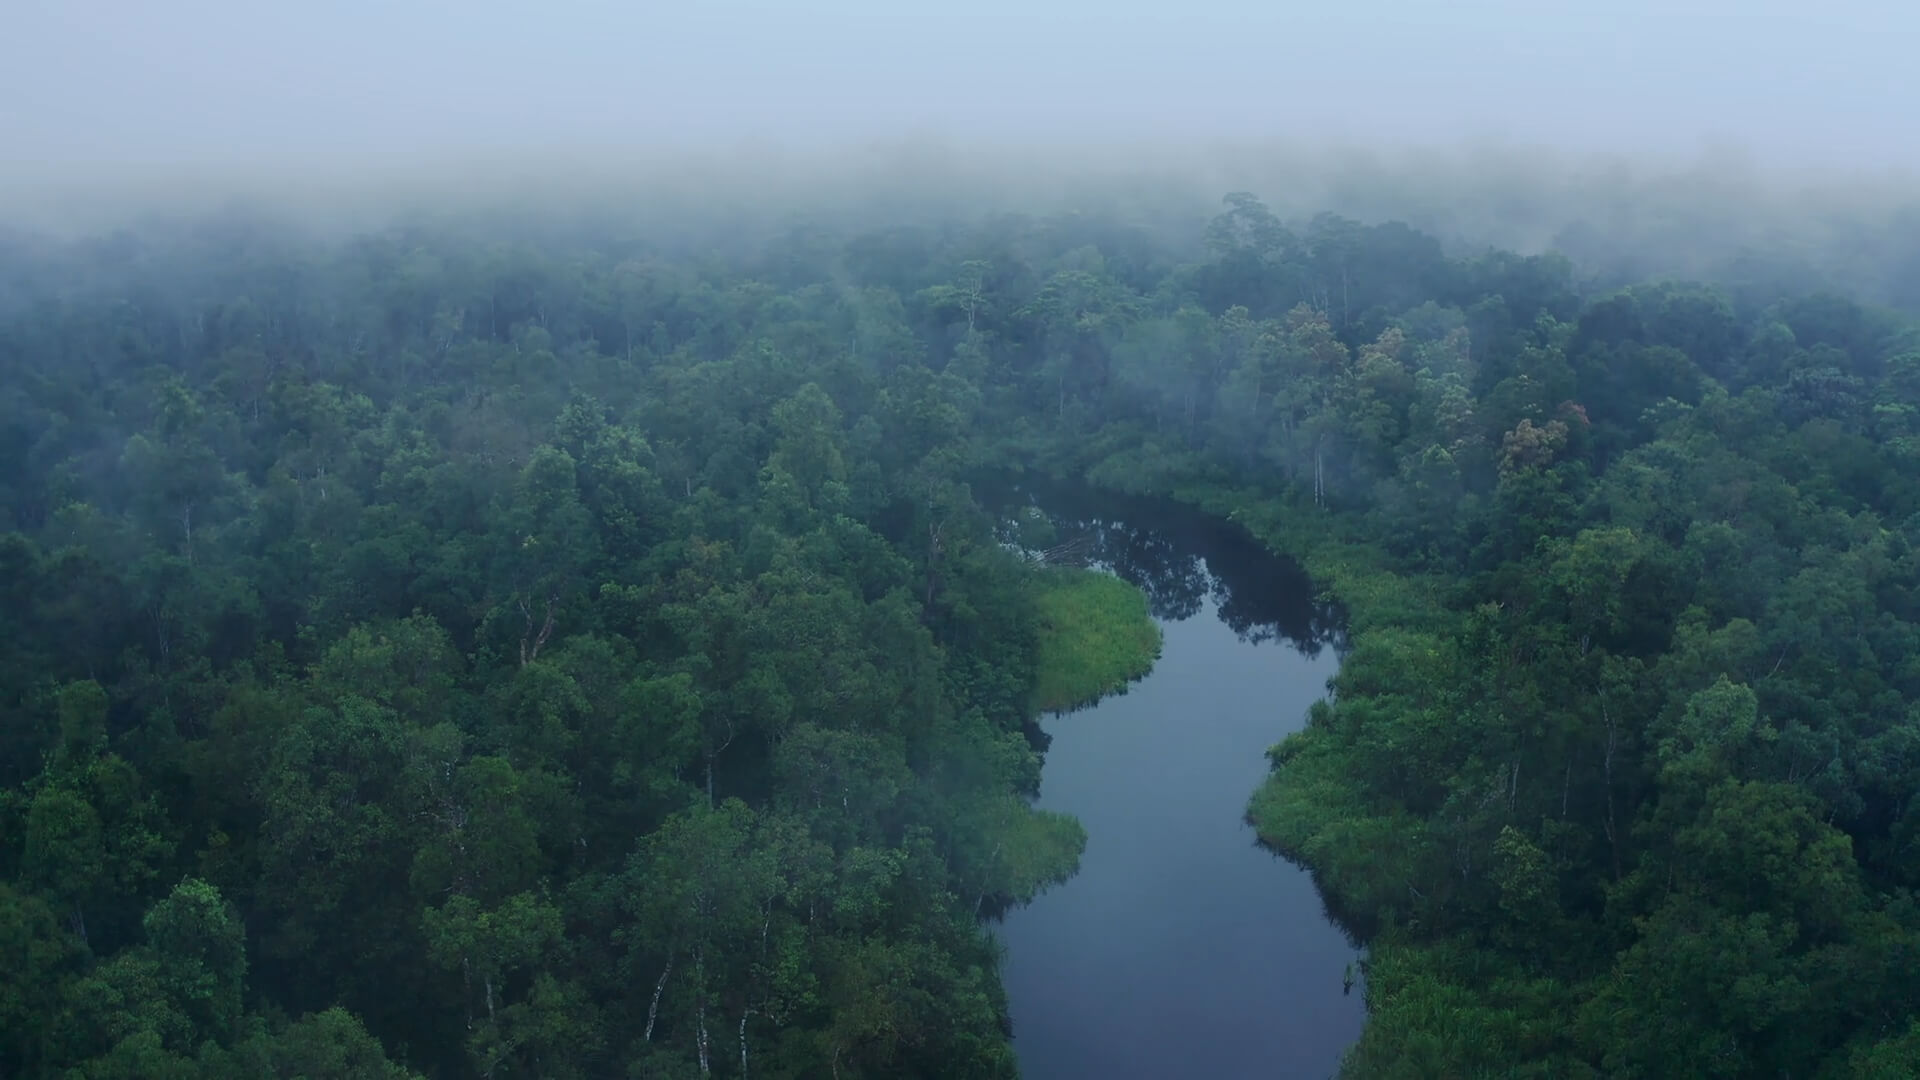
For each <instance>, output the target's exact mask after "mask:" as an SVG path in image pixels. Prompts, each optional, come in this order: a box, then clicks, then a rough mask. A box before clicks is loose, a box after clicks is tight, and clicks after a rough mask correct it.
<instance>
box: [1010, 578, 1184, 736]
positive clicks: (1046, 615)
mask: <svg viewBox="0 0 1920 1080" xmlns="http://www.w3.org/2000/svg"><path fill="white" fill-rule="evenodd" d="M1035 604H1036V606H1037V608H1038V619H1039V621H1038V625H1039V632H1040V640H1039V646H1038V651H1037V654H1036V655H1037V660H1036V672H1037V674H1036V679H1035V683H1034V689H1033V704H1034V708H1035V709H1036V710H1038V711H1040V712H1062V711H1065V710H1069V709H1076V708H1080V707H1082V706H1086V705H1090V704H1092V703H1093V702H1095V701H1098V700H1099V699H1100V698H1101V697H1103V696H1105V695H1107V694H1112V693H1117V692H1122V691H1124V690H1125V689H1126V686H1127V684H1128V683H1130V682H1132V681H1134V680H1135V679H1138V678H1140V677H1141V676H1143V675H1145V674H1146V673H1147V672H1148V671H1149V670H1150V669H1151V668H1152V667H1153V662H1154V661H1155V660H1157V659H1159V658H1160V628H1159V627H1158V626H1156V625H1155V624H1154V622H1153V619H1152V618H1151V617H1150V616H1149V615H1148V614H1147V598H1146V596H1145V595H1144V594H1143V593H1141V592H1140V590H1139V589H1137V588H1135V587H1134V586H1132V585H1129V584H1127V583H1126V582H1124V581H1122V580H1120V579H1119V578H1117V577H1113V576H1112V575H1109V574H1101V573H1097V572H1094V571H1090V570H1059V569H1056V570H1050V571H1048V572H1047V574H1046V576H1045V580H1044V583H1043V584H1042V585H1041V587H1040V591H1039V593H1038V595H1037V596H1036V598H1035Z"/></svg>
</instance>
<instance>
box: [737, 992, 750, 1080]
mask: <svg viewBox="0 0 1920 1080" xmlns="http://www.w3.org/2000/svg"><path fill="white" fill-rule="evenodd" d="M752 1015H753V1010H752V1009H748V1010H746V1011H745V1012H742V1013H741V1014H740V1080H746V1076H747V1017H749V1016H752Z"/></svg>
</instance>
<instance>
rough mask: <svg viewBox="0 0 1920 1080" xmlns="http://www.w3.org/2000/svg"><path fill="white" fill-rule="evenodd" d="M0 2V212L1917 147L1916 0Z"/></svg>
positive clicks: (1436, 170) (803, 191)
mask: <svg viewBox="0 0 1920 1080" xmlns="http://www.w3.org/2000/svg"><path fill="white" fill-rule="evenodd" d="M9 9H10V10H9V13H8V16H7V18H6V32H5V34H4V36H0V101H4V102H6V103H7V107H6V108H4V109H0V219H5V220H8V221H12V222H15V223H19V222H21V221H23V220H25V221H28V222H31V223H33V224H36V225H42V226H45V225H49V224H58V223H60V222H62V221H67V222H72V221H92V220H97V218H98V215H99V214H101V213H104V212H110V211H119V210H125V209H127V208H129V207H139V206H149V205H153V204H158V203H168V204H172V203H179V202H182V201H186V202H191V203H196V204H207V203H217V202H219V201H220V200H222V199H225V198H227V197H229V196H233V195H248V196H253V197H267V198H273V199H277V200H280V201H281V202H283V203H289V204H291V203H305V204H307V205H310V206H319V205H323V204H331V205H344V204H349V203H355V201H356V200H358V202H359V204H365V203H366V201H367V200H368V199H373V198H376V197H377V198H378V199H380V200H384V201H383V202H382V204H381V205H386V204H387V203H391V202H392V201H394V200H396V199H411V200H412V201H413V202H414V203H424V204H437V203H444V202H445V201H446V200H447V199H449V198H452V197H454V196H455V195H459V194H484V195H489V196H494V195H505V194H511V193H521V194H526V193H530V192H538V193H544V194H549V195H559V194H565V193H578V192H579V191H583V190H589V189H592V190H605V189H607V188H608V187H609V186H612V187H614V188H619V187H620V186H622V185H625V186H627V187H632V186H634V185H645V186H648V188H649V190H652V191H654V192H655V193H659V192H663V191H669V190H672V191H678V192H680V193H681V194H682V195H686V196H693V195H698V196H699V197H702V198H707V199H716V198H717V199H731V200H733V202H734V203H735V204H739V205H752V204H755V203H756V202H767V201H769V200H775V199H779V198H784V199H787V200H794V199H804V198H816V199H817V198H825V197H826V195H827V193H837V194H838V195H839V196H840V197H841V198H842V199H843V200H856V201H860V202H861V203H862V204H863V205H872V204H871V195H872V192H874V191H877V190H880V189H882V188H884V189H886V190H889V191H893V192H896V193H898V192H901V191H909V192H913V193H916V194H917V195H920V196H924V197H930V196H932V195H935V194H940V193H943V192H944V193H947V194H953V193H956V192H958V193H965V194H967V195H968V196H970V197H972V198H974V199H976V200H985V201H989V202H990V201H992V200H993V199H995V198H1002V197H1004V198H1009V199H1011V198H1014V197H1016V196H1018V197H1020V198H1027V199H1033V198H1037V197H1042V196H1046V197H1051V196H1054V195H1058V194H1060V193H1061V192H1063V191H1066V190H1070V189H1084V187H1085V186H1086V185H1087V184H1088V183H1089V182H1091V181H1093V180H1097V179H1100V178H1108V179H1110V178H1112V177H1113V176H1115V175H1120V174H1124V175H1127V176H1129V177H1130V178H1132V179H1133V180H1134V181H1136V190H1150V191H1155V192H1164V191H1168V190H1174V189H1178V190H1180V191H1182V192H1190V193H1195V194H1196V195H1199V194H1204V196H1205V197H1206V198H1208V199H1211V200H1217V198H1218V195H1219V192H1220V191H1222V190H1225V189H1229V188H1247V189H1251V190H1256V191H1259V192H1261V193H1262V194H1263V195H1264V196H1265V197H1268V198H1270V199H1272V200H1274V201H1275V202H1276V204H1277V205H1281V206H1283V207H1292V206H1293V205H1294V204H1298V205H1299V206H1300V207H1301V208H1304V209H1318V208H1321V207H1331V208H1335V209H1342V210H1347V211H1350V212H1354V213H1357V214H1361V215H1364V216H1404V217H1409V218H1416V219H1421V220H1420V223H1421V224H1424V225H1426V226H1427V227H1431V228H1435V229H1436V230H1438V231H1442V232H1445V231H1447V230H1448V229H1449V228H1450V227H1454V226H1460V227H1464V228H1466V229H1467V230H1468V231H1470V232H1471V231H1473V230H1474V229H1477V228H1480V225H1479V224H1478V222H1479V220H1480V219H1481V218H1483V217H1487V216H1489V215H1490V214H1493V213H1494V212H1496V211H1497V213H1498V216H1500V218H1501V219H1502V228H1503V230H1504V234H1503V235H1499V236H1487V237H1482V238H1481V239H1485V240H1489V241H1492V242H1500V243H1506V244H1511V245H1514V246H1521V247H1528V246H1539V245H1541V244H1544V243H1547V242H1549V241H1550V239H1551V238H1552V236H1553V235H1554V234H1555V233H1556V231H1557V230H1558V229H1560V228H1562V227H1563V226H1564V225H1565V224H1566V223H1567V221H1568V220H1571V219H1572V218H1575V217H1581V216H1585V217H1587V218H1589V219H1591V218H1592V216H1593V215H1592V213H1591V212H1589V211H1585V210H1582V211H1580V212H1578V213H1576V212H1574V211H1572V210H1565V209H1564V208H1563V207H1564V206H1565V205H1571V204H1572V203H1574V202H1580V200H1586V202H1585V203H1583V204H1582V205H1583V206H1584V205H1587V204H1592V203H1594V202H1595V200H1599V201H1601V202H1605V201H1606V200H1614V201H1615V202H1617V201H1618V200H1619V199H1621V198H1624V197H1626V196H1624V195H1623V194H1622V193H1623V192H1631V193H1633V194H1632V198H1634V199H1640V198H1642V197H1643V196H1644V195H1645V194H1646V193H1647V192H1648V191H1660V190H1674V189H1676V188H1677V189H1679V190H1684V191H1686V192H1688V193H1690V195H1691V196H1693V197H1695V198H1696V200H1697V199H1698V198H1699V197H1700V196H1701V195H1702V194H1703V193H1705V194H1707V195H1709V196H1711V197H1710V198H1709V199H1708V201H1712V200H1713V199H1718V198H1720V197H1722V196H1726V195H1728V194H1729V193H1731V194H1734V195H1737V196H1738V197H1739V198H1740V199H1743V200H1747V201H1749V202H1751V201H1753V200H1756V199H1760V200H1762V201H1764V199H1772V200H1774V201H1775V202H1779V201H1781V200H1791V199H1793V198H1797V197H1799V196H1798V195H1797V193H1798V192H1800V191H1801V190H1802V189H1804V188H1805V187H1806V186H1807V185H1808V184H1818V185H1820V186H1821V187H1822V188H1823V190H1826V191H1827V192H1829V193H1831V192H1833V191H1844V192H1846V195H1845V196H1844V198H1845V199H1846V200H1848V201H1851V202H1855V203H1858V202H1860V201H1862V200H1878V201H1881V202H1887V203H1889V204H1890V203H1893V202H1897V201H1899V199H1900V198H1902V197H1904V196H1905V195H1906V193H1907V191H1908V190H1909V189H1908V187H1907V181H1908V179H1909V176H1910V173H1909V170H1910V169H1911V168H1912V167H1913V166H1914V165H1915V164H1916V163H1917V162H1916V154H1920V150H1917V149H1916V144H1915V142H1914V140H1912V139H1911V138H1910V135H1911V117H1910V115H1908V110H1910V108H1911V105H1912V103H1913V102H1914V101H1916V100H1920V73H1917V72H1920V69H1916V68H1915V67H1914V66H1913V65H1912V64H1911V63H1909V62H1908V61H1909V57H1908V55H1907V52H1908V50H1907V46H1906V44H1905V43H1906V42H1908V41H1910V40H1912V35H1913V34H1914V33H1915V32H1917V31H1920V16H1916V15H1915V14H1913V13H1912V12H1911V11H1910V10H1907V9H1906V8H1905V7H1904V6H1903V5H1899V4H1895V3H1891V2H1886V3H1874V2H1859V0H1854V2H1841V3H1827V4H1821V5H1804V4H1793V3H1783V2H1780V0H1761V2H1735V0H1714V2H1710V3H1708V2H1693V3H1678V4H1673V3H1662V2H1656V0H1616V2H1612V3H1606V4H1592V3H1580V4H1563V5H1546V6H1542V5H1537V4H1533V3H1522V2H1519V0H1462V2H1454V3H1445V4H1441V3H1415V2H1411V0H1399V2H1388V0H1361V2H1357V3H1341V4H1331V3H1328V4H1319V5H1311V6H1309V5H1281V4H1272V3H1254V2H1244V3H1234V2H1226V0H1202V2H1189V3H1168V2H1164V0H1159V2H1143V0H1107V2H1102V3H1093V2H1058V0H1055V2H1043V3H1021V2H1014V0H974V2H971V3H947V4H939V5H935V4H930V3H913V2H899V0H896V2H892V3H883V2H879V0H823V2H822V3H820V4H814V5H796V4H786V3H774V2H772V0H721V2H707V3H697V4H695V3H680V4H666V3H657V2H629V3H617V2H613V0H560V2H554V3H547V4H539V5H536V4H531V3H523V4H509V3H504V2H501V0H462V2H453V0H401V2H392V0H388V2H379V0H334V2H330V3H326V4H291V3H258V2H243V0H176V2H174V3H169V4H142V3H135V2H132V0H12V2H11V3H10V4H9ZM1140 182H1144V183H1146V184H1148V185H1149V186H1148V187H1147V188H1144V189H1142V188H1138V187H1137V184H1138V183H1140ZM1602 189H1605V191H1606V193H1607V194H1605V195H1604V197H1603V196H1602V195H1600V194H1597V193H1599V192H1600V191H1601V190H1602ZM856 192H857V193H858V194H855V193H856ZM1869 193H1871V194H1869ZM1827 197H1828V198H1829V199H1831V198H1832V196H1831V195H1829V196H1827ZM1423 215H1424V217H1423ZM1535 219H1538V220H1535Z"/></svg>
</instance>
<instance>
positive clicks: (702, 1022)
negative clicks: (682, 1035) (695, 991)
mask: <svg viewBox="0 0 1920 1080" xmlns="http://www.w3.org/2000/svg"><path fill="white" fill-rule="evenodd" d="M699 1027H700V1034H699V1038H698V1039H697V1040H696V1041H695V1045H697V1046H698V1047H699V1048H700V1075H701V1076H706V1075H707V1074H709V1073H711V1072H712V1071H713V1067H712V1065H711V1064H710V1063H709V1062H708V1061H707V1001H706V995H704V994H702V995H701V997H700V1018H699Z"/></svg>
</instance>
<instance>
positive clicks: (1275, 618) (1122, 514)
mask: <svg viewBox="0 0 1920 1080" xmlns="http://www.w3.org/2000/svg"><path fill="white" fill-rule="evenodd" d="M1021 498H1022V499H1023V500H1024V501H1026V502H1028V504H1029V505H1037V506H1041V507H1044V508H1045V511H1046V513H1047V514H1048V515H1049V516H1050V517H1051V518H1052V519H1053V521H1054V524H1055V525H1056V527H1057V528H1058V535H1059V538H1060V539H1061V540H1062V541H1067V540H1072V541H1075V542H1076V543H1075V544H1074V545H1073V546H1074V547H1075V548H1076V549H1077V550H1079V551H1082V552H1085V553H1086V554H1087V556H1088V558H1089V559H1090V561H1091V562H1093V563H1094V564H1096V565H1101V566H1104V567H1105V568H1107V569H1109V570H1111V571H1113V572H1115V573H1118V574H1119V575H1121V576H1122V577H1124V578H1126V579H1128V580H1130V581H1132V582H1134V583H1135V584H1136V585H1139V586H1140V587H1141V588H1143V589H1144V590H1145V591H1146V592H1147V595H1148V598H1149V600H1150V602H1151V605H1152V609H1153V614H1154V617H1155V618H1156V620H1158V621H1159V622H1160V624H1161V629H1162V632H1163V633H1164V635H1165V645H1164V649H1163V651H1162V654H1161V657H1160V660H1159V662H1158V663H1157V664H1155V666H1154V668H1153V670H1152V671H1151V672H1150V673H1149V674H1148V675H1147V676H1146V677H1145V678H1144V679H1142V680H1140V681H1139V682H1136V683H1135V684H1133V685H1132V686H1131V687H1130V688H1129V689H1128V691H1127V692H1126V693H1124V694H1121V695H1116V696H1112V697H1108V698H1106V699H1104V700H1102V701H1100V702H1099V703H1097V704H1095V705H1094V706H1092V707H1090V708H1087V709H1083V710H1080V711H1077V712H1073V713H1069V714H1065V715H1057V716H1051V717H1047V718H1045V719H1044V720H1043V721H1042V727H1043V729H1044V732H1045V735H1044V737H1042V739H1041V741H1042V744H1043V745H1045V746H1046V765H1045V768H1044V770H1043V771H1042V779H1041V790H1040V797H1039V805H1040V806H1042V807H1045V808H1047V809H1051V810H1059V811H1063V812H1065V813H1069V814H1073V815H1074V816H1076V817H1078V818H1079V819H1080V821H1081V822H1082V823H1083V824H1084V825H1085V826H1086V829H1087V849H1086V854H1085V856H1084V857H1083V858H1082V860H1081V863H1080V870H1079V873H1078V874H1076V875H1075V876H1074V877H1073V878H1072V879H1071V880H1069V881H1068V882H1067V883H1066V884H1064V885H1061V886H1059V887H1057V888H1054V889H1053V890H1051V891H1049V892H1047V893H1044V894H1042V895H1041V896H1040V897H1039V898H1037V899H1036V900H1035V901H1034V902H1033V903H1032V904H1030V905H1028V906H1026V907H1023V908H1018V909H1015V910H1013V911H1010V912H1007V913H1006V914H1005V916H1004V917H1003V919H1002V921H1001V922H1000V923H999V925H998V926H997V928H996V933H997V934H998V936H999V938H1000V940H1001V942H1002V943H1003V945H1004V947H1005V959H1004V961H1003V966H1002V978H1003V981H1004V983H1005V986H1006V989H1007V995H1008V1002H1009V1007H1010V1011H1011V1014H1012V1020H1013V1034H1014V1050H1015V1052H1016V1053H1017V1054H1018V1056H1019V1060H1020V1068H1021V1074H1022V1075H1023V1076H1024V1077H1026V1078H1028V1080H1078V1078H1103V1080H1116V1078H1129V1077H1142V1078H1147V1077H1151V1078H1154V1080H1163V1078H1166V1077H1182V1076H1193V1077H1213V1078H1222V1080H1239V1078H1243V1077H1245V1078H1251V1077H1308V1078H1314V1077H1324V1076H1329V1075H1331V1074H1332V1073H1333V1072H1335V1071H1336V1070H1337V1068H1338V1067H1339V1062H1340V1056H1341V1054H1342V1053H1343V1052H1344V1051H1345V1050H1346V1048H1347V1047H1348V1046H1349V1045H1351V1044H1352V1042H1353V1041H1354V1039H1356V1038H1357V1037H1358V1035H1359V1032H1360V1026H1361V1023H1362V1022H1363V1020H1364V1019H1365V1010H1364V1005H1363V1001H1362V991H1363V988H1362V986H1361V985H1360V984H1359V983H1358V982H1357V981H1356V982H1355V983H1354V984H1353V985H1352V988H1351V991H1350V992H1349V991H1347V990H1346V989H1345V987H1344V986H1343V983H1344V980H1345V978H1346V976H1347V973H1348V972H1349V970H1352V971H1353V972H1355V974H1356V977H1357V971H1358V967H1359V964H1358V960H1359V957H1360V953H1359V952H1358V950H1357V949H1356V948H1355V947H1354V945H1353V944H1352V943H1351V941H1350V940H1349V938H1348V936H1347V935H1346V934H1345V933H1344V932H1343V931H1342V930H1341V929H1339V928H1338V927H1337V926H1336V925H1334V923H1333V922H1332V921H1331V920H1330V919H1329V917H1328V915H1327V912H1326V909H1325V907H1324V905H1323V904H1322V902H1321V899H1320V895H1319V892H1318V890H1317V889H1316V888H1315V887H1314V884H1313V881H1312V879H1311V878H1310V876H1309V875H1308V874H1307V873H1306V871H1305V870H1303V869H1301V868H1300V867H1298V866H1295V865H1293V864H1292V863H1289V862H1287V861H1285V860H1283V859H1281V858H1278V857H1276V856H1274V855H1273V854H1270V853H1269V852H1268V851H1266V850H1265V849H1263V848H1262V847H1260V846H1259V845H1258V843H1257V842H1256V840H1255V838H1254V834H1253V830H1252V828H1251V827H1250V826H1248V825H1247V824H1246V821H1245V812H1246V805H1247V799H1248V797H1249V796H1250V795H1251V794H1252V793H1253V790H1254V788H1255V787H1256V786H1257V785H1258V784H1259V783H1260V781H1261V779H1262V778H1263V777H1264V776H1265V775H1266V772H1267V767H1268V763H1267V759H1266V750H1267V748H1268V747H1269V746H1271V745H1273V744H1274V743H1275V742H1278V741H1279V740H1280V738H1281V737H1282V736H1284V735H1285V734H1286V733H1287V732H1289V731H1292V730H1294V729H1296V728H1298V727H1299V726H1300V724H1301V723H1302V722H1303V721H1304V720H1305V716H1306V711H1307V707H1308V706H1309V705H1310V704H1312V703H1313V702H1314V701H1315V700H1316V699H1318V698H1320V697H1321V696H1323V695H1324V693H1325V692H1326V681H1327V679H1328V677H1329V676H1331V675H1332V674H1333V672H1334V670H1335V667H1336V666H1337V664H1338V659H1337V649H1336V647H1335V646H1336V643H1337V631H1336V630H1335V621H1334V619H1333V618H1332V613H1331V612H1329V611H1327V610H1325V609H1323V608H1320V607H1318V606H1316V605H1315V604H1314V602H1313V593H1312V589H1311V587H1310V584H1309V582H1308V581H1307V579H1306V578H1305V576H1304V575H1303V574H1302V573H1301V572H1300V571H1299V570H1298V568H1297V567H1295V566H1293V565H1292V564H1290V563H1288V562H1286V561H1285V560H1282V559H1277V558H1275V557H1273V556H1272V555H1270V554H1269V553H1268V552H1266V551H1265V550H1264V549H1262V548H1261V547H1260V546H1259V545H1258V544H1257V543H1255V542H1254V541H1253V540H1252V539H1251V538H1250V537H1248V536H1246V535H1245V533H1243V532H1242V531H1240V530H1239V529H1238V528H1237V527H1234V526H1231V525H1228V524H1226V523H1222V522H1218V521H1214V520H1212V519H1208V518H1205V517H1203V516H1201V515H1198V514H1197V513H1194V512H1192V511H1190V510H1187V509H1185V508H1183V507H1179V506H1175V505H1172V504H1163V503H1158V502H1149V501H1143V500H1123V499H1113V498H1107V497H1094V496H1090V495H1088V494H1086V493H1077V494H1076V493H1062V492H1060V491H1057V490H1048V491H1044V492H1042V493H1041V494H1040V495H1039V496H1037V497H1035V496H1033V495H1030V494H1029V495H1024V496H1021ZM1350 965H1351V968H1350Z"/></svg>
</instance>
